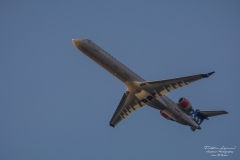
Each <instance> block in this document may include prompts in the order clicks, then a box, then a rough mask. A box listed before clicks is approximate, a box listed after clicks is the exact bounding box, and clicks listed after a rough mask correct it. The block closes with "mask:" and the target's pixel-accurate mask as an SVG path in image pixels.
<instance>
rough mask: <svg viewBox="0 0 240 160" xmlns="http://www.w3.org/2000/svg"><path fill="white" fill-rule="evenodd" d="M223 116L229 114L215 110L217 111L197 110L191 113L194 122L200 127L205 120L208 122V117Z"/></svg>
mask: <svg viewBox="0 0 240 160" xmlns="http://www.w3.org/2000/svg"><path fill="white" fill-rule="evenodd" d="M221 114H228V112H226V111H224V110H215V111H210V110H209V111H200V110H199V109H196V110H195V111H193V112H191V113H190V115H191V116H192V118H193V120H194V121H195V122H196V123H197V124H198V125H200V124H201V123H202V122H203V121H204V119H207V120H208V117H211V116H217V115H221Z"/></svg>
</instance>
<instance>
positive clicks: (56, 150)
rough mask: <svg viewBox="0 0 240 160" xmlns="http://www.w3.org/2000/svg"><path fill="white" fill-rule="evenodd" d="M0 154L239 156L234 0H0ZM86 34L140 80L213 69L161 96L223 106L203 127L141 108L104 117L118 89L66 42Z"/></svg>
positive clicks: (5, 158)
mask: <svg viewBox="0 0 240 160" xmlns="http://www.w3.org/2000/svg"><path fill="white" fill-rule="evenodd" d="M0 22H1V25H0V76H1V78H0V98H1V99H0V159H1V160H27V159H28V160H52V159H57V160H69V159H71V160H77V159H97V160H98V159H116V160H120V159H121V160H122V159H129V160H132V159H139V160H145V159H151V160H152V159H153V160H158V159H169V160H172V159H189V160H190V159H195V160H202V159H222V158H221V157H211V155H210V154H207V153H206V150H205V149H204V146H213V147H222V146H225V147H235V146H236V147H237V148H236V149H235V150H234V153H233V154H229V156H228V157H225V158H224V159H231V160H233V159H235V160H236V159H240V136H239V135H240V125H239V122H240V117H239V113H240V105H239V99H240V97H239V95H240V94H239V92H240V2H239V1H232V0H228V1H227V0H226V1H222V0H216V1H211V0H210V1H209V0H204V1H181V2H180V1H159V2H157V1H122V2H113V1H102V2H99V1H62V2H61V3H57V2H54V1H53V0H52V1H45V2H37V1H36V2H33V1H24V2H23V1H1V2H0ZM72 38H87V39H91V40H92V41H93V42H95V43H96V44H98V45H99V46H100V47H101V48H103V49H104V50H106V51H107V52H108V53H110V54H111V55H112V56H114V57H115V58H116V59H118V60H119V61H121V62H122V63H123V64H125V65H126V66H128V67H129V68H131V69H132V70H133V71H134V72H136V73H137V74H139V75H140V76H141V77H143V78H144V79H146V80H159V79H167V78H175V77H181V76H187V75H192V74H199V73H208V72H211V71H216V73H215V74H214V75H212V76H211V77H210V78H208V79H204V80H200V81H197V82H195V83H192V84H190V85H188V86H186V87H183V88H180V89H178V90H174V91H172V92H171V93H169V94H167V95H168V96H169V97H170V98H171V99H173V100H174V101H175V102H177V101H178V99H179V98H180V97H182V96H183V97H186V98H187V99H188V100H189V101H190V102H191V103H192V105H193V107H194V108H195V109H202V110H215V109H224V110H226V111H228V112H229V113H230V114H228V115H223V116H217V117H212V118H210V120H209V121H204V122H203V123H202V125H201V127H202V130H196V131H195V132H192V131H191V130H190V128H189V127H187V126H182V125H179V124H177V123H174V122H172V121H167V120H166V119H164V118H163V117H161V116H160V114H159V111H158V110H155V109H153V108H150V107H147V106H146V107H143V108H141V109H139V110H137V111H136V112H134V113H132V114H131V115H130V116H128V117H127V118H126V119H125V120H124V121H122V122H121V123H119V124H118V125H117V126H116V127H115V128H112V127H110V126H109V121H110V119H111V117H112V115H113V113H114V111H115V109H116V107H117V105H118V103H119V101H120V99H121V97H122V95H123V92H125V90H126V87H125V86H124V84H122V83H121V82H120V81H119V80H118V79H116V78H115V77H113V76H112V75H111V74H110V73H108V72H107V71H105V70H104V69H103V68H101V67H99V66H98V65H97V64H95V63H94V62H93V61H92V60H91V59H89V58H87V57H86V56H85V55H84V54H82V53H81V52H80V51H79V50H77V49H76V48H75V47H74V46H73V44H72Z"/></svg>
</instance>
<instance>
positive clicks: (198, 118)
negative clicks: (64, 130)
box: [190, 109, 208, 125]
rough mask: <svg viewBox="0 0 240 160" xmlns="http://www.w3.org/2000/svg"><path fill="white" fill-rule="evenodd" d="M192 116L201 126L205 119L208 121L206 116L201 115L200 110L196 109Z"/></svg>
mask: <svg viewBox="0 0 240 160" xmlns="http://www.w3.org/2000/svg"><path fill="white" fill-rule="evenodd" d="M190 116H191V117H192V118H193V120H194V121H195V122H196V123H197V124H198V125H200V124H201V123H202V122H203V121H204V119H208V118H207V117H205V116H204V115H202V114H201V113H199V110H198V109H196V110H195V111H192V112H191V113H190Z"/></svg>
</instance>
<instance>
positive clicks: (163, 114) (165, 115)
mask: <svg viewBox="0 0 240 160" xmlns="http://www.w3.org/2000/svg"><path fill="white" fill-rule="evenodd" d="M160 114H161V116H163V117H164V118H166V119H167V120H170V119H171V118H170V117H169V116H168V115H167V114H166V113H164V112H163V111H160Z"/></svg>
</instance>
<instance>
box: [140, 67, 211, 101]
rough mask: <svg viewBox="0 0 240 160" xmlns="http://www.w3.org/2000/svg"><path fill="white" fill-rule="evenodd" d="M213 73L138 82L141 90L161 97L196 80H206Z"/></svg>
mask: <svg viewBox="0 0 240 160" xmlns="http://www.w3.org/2000/svg"><path fill="white" fill-rule="evenodd" d="M213 73H215V72H210V73H207V74H196V75H192V76H186V77H180V78H173V79H166V80H158V81H146V82H138V83H139V85H140V86H142V87H143V89H145V90H147V91H148V92H149V93H152V94H154V95H155V96H156V97H158V98H159V97H161V96H163V95H165V94H167V93H168V92H170V91H172V90H174V89H177V88H180V87H183V86H186V85H188V84H189V83H192V82H195V81H197V80H200V79H203V78H208V77H209V76H210V75H212V74H213Z"/></svg>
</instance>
